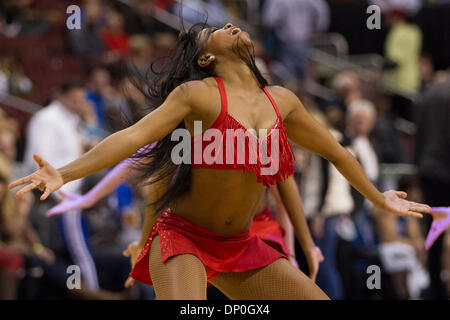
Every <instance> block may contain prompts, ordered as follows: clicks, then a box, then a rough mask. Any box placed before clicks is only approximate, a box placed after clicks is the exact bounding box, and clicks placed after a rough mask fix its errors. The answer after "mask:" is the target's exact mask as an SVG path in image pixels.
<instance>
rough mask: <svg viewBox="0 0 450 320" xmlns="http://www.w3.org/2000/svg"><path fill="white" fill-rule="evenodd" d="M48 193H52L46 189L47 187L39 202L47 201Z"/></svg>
mask: <svg viewBox="0 0 450 320" xmlns="http://www.w3.org/2000/svg"><path fill="white" fill-rule="evenodd" d="M50 193H52V191H51V190H50V188H48V187H47V188H45V191H44V194H43V195H42V196H41V197H40V198H39V199H41V200H45V199H47V197H48V196H49V195H50Z"/></svg>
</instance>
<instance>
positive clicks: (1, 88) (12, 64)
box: [0, 50, 33, 96]
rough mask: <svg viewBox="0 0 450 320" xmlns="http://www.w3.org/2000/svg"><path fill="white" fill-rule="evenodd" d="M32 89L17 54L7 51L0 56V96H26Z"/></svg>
mask: <svg viewBox="0 0 450 320" xmlns="http://www.w3.org/2000/svg"><path fill="white" fill-rule="evenodd" d="M32 88H33V84H32V82H31V80H30V79H29V78H28V77H27V76H26V75H25V74H24V72H23V67H22V64H21V62H20V58H19V53H18V52H16V51H14V50H7V51H6V52H4V53H3V54H2V55H0V96H1V95H3V94H11V95H17V96H26V95H27V94H29V93H30V92H31V89H32Z"/></svg>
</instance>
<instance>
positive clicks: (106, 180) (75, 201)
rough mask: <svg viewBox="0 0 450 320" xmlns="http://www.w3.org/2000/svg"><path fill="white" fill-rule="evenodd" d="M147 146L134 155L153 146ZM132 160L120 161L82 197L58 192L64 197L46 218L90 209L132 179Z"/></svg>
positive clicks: (133, 172)
mask: <svg viewBox="0 0 450 320" xmlns="http://www.w3.org/2000/svg"><path fill="white" fill-rule="evenodd" d="M155 144H156V142H155V143H153V144H152V145H147V146H145V147H143V148H141V149H140V150H139V151H138V152H136V154H139V153H141V152H146V151H149V150H150V149H151V148H152V147H153V146H154V145H155ZM134 162H135V160H134V158H128V159H125V160H123V161H121V162H120V163H119V164H118V165H117V166H115V167H114V169H112V170H111V171H110V172H108V174H107V175H106V176H105V177H103V179H102V180H100V182H99V183H97V184H96V185H95V186H94V187H93V188H92V189H91V190H89V191H88V192H87V193H86V194H84V195H79V194H69V193H65V192H62V191H59V194H60V195H61V196H63V197H64V200H63V201H62V202H61V203H59V204H57V205H55V206H54V207H53V208H51V209H50V210H48V211H47V213H46V215H47V216H52V215H55V214H60V213H64V212H67V211H69V210H75V209H80V208H82V209H86V208H90V207H92V206H93V205H94V204H96V203H97V202H98V201H99V200H100V199H102V198H103V197H105V196H106V195H108V194H110V193H111V192H113V191H114V190H115V189H116V188H117V187H118V186H119V185H121V184H122V183H124V182H125V181H127V180H128V179H130V178H131V177H133V176H134V175H135V174H136V173H137V170H136V169H133V166H132V165H133V163H134Z"/></svg>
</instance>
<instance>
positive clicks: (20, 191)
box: [16, 182, 40, 199]
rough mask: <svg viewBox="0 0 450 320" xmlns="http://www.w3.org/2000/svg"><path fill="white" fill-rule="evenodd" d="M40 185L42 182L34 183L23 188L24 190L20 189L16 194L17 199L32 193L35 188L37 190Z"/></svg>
mask: <svg viewBox="0 0 450 320" xmlns="http://www.w3.org/2000/svg"><path fill="white" fill-rule="evenodd" d="M39 184H40V182H32V183H30V184H29V185H27V186H25V187H23V188H22V189H20V190H19V191H18V192H17V193H16V198H17V199H19V198H20V197H22V196H23V195H24V194H25V193H27V192H30V191H31V190H33V189H34V188H36V187H37V186H38V185H39Z"/></svg>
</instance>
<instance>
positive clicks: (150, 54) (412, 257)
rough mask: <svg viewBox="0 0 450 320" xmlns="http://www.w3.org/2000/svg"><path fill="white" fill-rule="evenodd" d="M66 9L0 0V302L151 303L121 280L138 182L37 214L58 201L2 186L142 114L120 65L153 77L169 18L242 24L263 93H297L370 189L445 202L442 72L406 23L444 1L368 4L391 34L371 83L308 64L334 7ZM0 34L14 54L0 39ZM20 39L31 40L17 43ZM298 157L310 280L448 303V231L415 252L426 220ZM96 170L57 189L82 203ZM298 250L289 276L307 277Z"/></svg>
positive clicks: (447, 124)
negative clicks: (316, 258)
mask: <svg viewBox="0 0 450 320" xmlns="http://www.w3.org/2000/svg"><path fill="white" fill-rule="evenodd" d="M72 2H74V3H76V4H77V5H79V6H80V7H81V15H82V19H81V22H82V25H81V29H79V30H67V29H66V28H65V18H66V16H67V15H66V11H65V9H66V8H67V6H68V5H70V4H73V3H72ZM72 2H71V1H58V5H53V4H54V3H55V2H53V1H46V0H34V1H33V0H14V1H12V0H3V1H1V2H0V37H1V38H0V106H1V107H2V109H1V110H0V299H153V298H154V292H153V290H152V288H151V287H149V286H144V285H140V284H136V285H134V286H133V287H131V288H130V289H125V288H124V285H123V284H124V282H125V280H126V279H127V277H128V273H129V271H130V262H129V259H128V258H126V257H123V256H122V251H123V250H124V249H125V248H126V246H127V245H128V244H129V243H130V242H131V241H134V240H137V239H138V238H139V236H140V228H141V224H142V218H143V215H144V211H145V198H146V188H145V187H142V186H136V185H134V184H132V183H128V182H127V183H123V184H122V185H120V186H119V187H118V188H117V189H116V190H115V191H114V192H112V193H111V194H110V195H109V196H107V197H105V198H104V199H102V200H101V201H99V202H97V203H96V204H95V205H93V206H92V207H90V208H85V209H82V210H72V211H70V212H68V213H67V214H64V215H61V216H52V217H48V218H47V217H46V212H47V211H48V210H49V209H50V208H51V207H52V206H54V205H56V204H57V203H58V202H59V201H61V196H60V195H53V196H51V197H50V198H49V199H47V200H45V201H40V200H39V197H40V195H41V192H40V191H35V192H32V193H28V194H27V195H26V196H24V197H22V198H21V199H16V198H15V197H14V195H13V193H12V192H10V191H8V190H7V185H8V183H9V182H11V181H13V180H15V179H17V178H19V177H22V176H25V175H27V174H29V173H31V172H32V171H34V170H35V169H36V166H37V165H36V163H35V162H34V160H33V154H34V153H36V154H39V155H40V156H41V157H42V158H44V159H46V160H48V161H49V162H50V163H51V164H52V165H54V166H55V167H60V166H62V165H64V164H65V163H68V162H70V161H72V160H73V159H75V158H77V157H78V156H80V155H81V154H82V153H84V152H86V151H88V150H89V149H91V148H92V147H93V146H95V145H96V144H97V143H98V142H99V141H100V140H101V139H103V138H104V137H106V136H108V135H109V134H111V133H113V132H114V131H116V130H120V129H122V128H123V127H124V126H126V125H127V123H130V122H133V121H135V120H136V119H139V118H140V117H142V116H143V115H144V114H145V113H144V112H145V111H144V110H145V108H141V107H143V106H145V98H144V96H143V95H142V94H141V92H140V91H139V90H138V89H137V88H136V87H135V83H134V82H133V81H131V80H130V77H129V75H130V72H129V69H130V67H131V69H132V71H133V73H134V74H139V75H140V76H141V77H140V78H141V79H142V81H144V82H150V81H152V78H153V74H154V73H153V72H152V70H150V69H149V67H150V64H151V62H153V61H155V59H156V58H158V57H161V56H164V55H170V52H171V48H172V47H173V46H174V45H175V44H176V41H177V36H178V32H179V31H178V30H177V28H176V26H177V25H178V23H179V20H178V16H179V15H182V17H183V19H184V21H185V23H186V24H188V23H195V22H199V21H200V22H203V21H204V20H205V18H206V12H207V18H208V23H209V24H211V25H216V26H221V25H224V24H225V23H227V22H229V21H241V22H242V23H245V25H246V26H249V27H251V28H252V29H253V30H254V31H255V36H253V34H252V37H253V39H254V49H255V56H256V63H257V65H258V67H259V68H260V70H261V71H262V73H263V74H264V76H265V77H266V78H267V79H268V80H269V83H276V84H281V85H284V86H286V87H287V88H289V89H291V90H292V91H294V92H295V93H296V94H297V95H298V96H299V97H300V98H301V100H302V102H303V104H304V105H305V107H306V108H307V109H308V110H309V112H310V113H311V114H313V116H314V117H315V118H316V120H317V121H319V122H320V123H321V124H322V125H324V126H326V127H327V128H328V129H329V130H330V132H331V134H332V135H333V136H334V137H335V138H336V139H337V140H338V141H339V142H340V143H341V144H342V145H343V146H345V147H346V148H348V150H349V151H350V152H351V153H353V155H355V157H356V158H357V159H358V160H359V161H360V163H361V164H362V166H363V168H364V170H365V171H366V173H367V175H368V177H369V178H370V179H371V180H372V181H373V182H374V183H375V185H377V186H378V188H379V189H380V190H382V191H385V190H388V189H393V188H394V189H398V190H402V191H406V192H407V193H408V199H409V200H412V201H417V202H425V203H427V204H429V205H431V206H449V205H450V194H449V193H448V192H449V190H450V94H449V93H450V90H449V89H450V71H449V70H450V69H447V70H445V69H442V70H435V69H436V68H435V65H434V59H433V58H434V57H433V55H432V54H430V53H427V52H424V50H423V43H424V41H426V40H427V39H424V35H423V33H422V30H421V28H420V27H419V26H418V25H417V24H415V23H414V22H413V21H414V20H413V19H411V18H413V17H414V16H415V15H417V14H418V13H419V12H420V10H421V8H422V7H423V6H426V5H442V6H444V5H446V3H449V2H450V1H446V0H440V1H439V0H433V1H432V0H428V1H420V0H411V1H407V0H398V1H397V0H392V1H389V0H378V1H376V0H373V1H364V2H365V3H366V4H367V5H370V4H377V5H380V7H381V8H382V26H383V29H385V30H388V31H387V34H386V38H385V41H384V49H383V55H384V57H383V65H382V66H381V67H380V68H371V69H368V71H369V72H370V73H371V76H370V77H366V76H365V74H363V73H361V72H360V71H361V70H360V69H355V68H351V67H348V68H340V69H339V68H336V69H334V70H333V71H332V72H330V71H329V70H328V71H324V69H323V66H320V64H319V63H318V62H317V61H314V60H312V59H310V58H311V53H312V51H313V49H314V44H313V42H312V41H311V39H312V38H313V37H316V36H317V35H321V34H322V35H324V34H327V33H328V32H331V31H333V30H330V24H331V20H332V13H333V12H332V8H335V7H336V6H330V5H331V4H332V3H333V4H336V3H340V2H342V3H350V2H352V1H351V0H347V1H343V0H342V1H338V0H334V1H325V0H260V1H256V3H257V4H258V5H257V6H256V8H253V9H256V10H257V11H256V13H257V14H256V15H255V12H252V11H251V10H250V9H249V8H250V7H249V6H248V2H247V1H233V0H208V1H206V0H205V1H194V0H185V1H183V5H181V4H180V3H179V2H178V1H175V0H127V1H112V0H111V1H106V0H105V1H102V0H86V1H72ZM353 2H358V3H359V2H360V1H353ZM181 7H182V10H180V8H181ZM253 9H252V10H253ZM170 17H172V18H170ZM173 17H175V18H176V19H175V20H173ZM250 17H252V18H251V19H250ZM254 17H256V20H255V18H254ZM236 24H237V23H236ZM240 26H241V25H240ZM241 27H242V28H244V26H241ZM360 27H361V28H364V27H365V26H360ZM61 30H63V31H61ZM50 35H51V36H50ZM50 39H53V40H50ZM6 40H8V41H11V42H10V43H13V44H15V45H16V46H9V45H8V46H7V45H5V46H3V45H1V42H2V41H6ZM31 41H34V42H33V43H34V44H35V46H34V47H32V46H29V47H27V44H26V43H31ZM24 42H26V43H24ZM5 43H6V42H5ZM447 45H448V44H447ZM350 46H351V43H350ZM39 50H41V51H39ZM33 51H36V52H37V53H34V55H33ZM46 54H48V55H49V56H48V59H47V60H48V61H47V62H45V63H46V64H48V69H42V68H41V69H39V68H38V67H37V66H36V62H37V61H46V60H45V55H46ZM37 55H44V57H42V56H41V57H36V56H37ZM55 57H57V58H55ZM38 58H40V59H41V60H39V59H38ZM42 58H44V60H42ZM449 62H450V61H447V67H448V66H449V64H448V63H449ZM155 66H156V67H157V66H158V63H155ZM36 68H37V69H36ZM50 74H53V75H50ZM312 84H313V85H312ZM314 86H316V87H317V86H320V87H321V88H323V89H322V91H323V90H326V92H327V93H328V94H318V93H317V92H318V91H317V90H313V89H314ZM386 88H391V89H390V90H388V89H386ZM392 88H394V89H392ZM5 96H14V97H18V98H21V99H23V100H26V101H32V102H34V103H38V104H40V105H43V106H45V107H44V108H42V109H40V110H39V111H37V112H33V114H27V113H24V114H25V115H24V114H23V113H22V114H21V113H17V110H15V109H14V108H13V107H11V105H7V104H6V103H5V104H3V102H2V101H3V100H2V97H5ZM405 97H406V98H405ZM23 100H21V101H23ZM5 101H6V100H5ZM22 112H23V110H22ZM295 154H296V159H297V163H296V180H297V183H298V187H299V190H300V192H301V195H302V198H303V202H304V208H305V213H306V215H307V219H308V222H309V224H310V227H311V231H312V234H313V237H314V239H315V241H316V243H317V245H318V246H319V247H320V248H321V250H322V252H323V254H324V256H325V261H324V262H323V263H322V264H321V265H320V270H319V275H318V280H317V281H318V284H319V286H320V287H321V288H322V289H323V290H324V291H325V292H326V293H327V294H328V295H329V296H330V297H331V298H334V299H446V298H448V297H449V294H450V236H449V234H448V233H447V234H444V236H441V237H440V238H439V239H438V240H437V242H436V244H435V245H434V246H433V247H432V249H431V250H429V251H426V250H425V247H424V239H425V237H426V234H427V232H428V229H429V227H430V224H431V218H430V217H428V216H427V217H425V218H424V219H422V220H418V219H413V218H404V217H396V216H393V215H391V214H389V213H386V212H382V211H380V210H377V209H374V208H373V206H372V205H371V204H370V203H369V202H368V201H366V200H364V199H363V198H362V196H361V195H360V194H359V193H358V192H356V191H355V190H354V189H353V188H352V187H351V186H350V184H349V183H348V182H347V181H346V180H345V178H344V177H343V176H342V175H341V174H340V173H339V172H338V171H337V170H336V169H335V168H334V166H333V165H332V164H330V163H329V162H327V161H325V160H323V159H321V158H320V157H318V156H317V155H314V154H311V153H309V152H306V151H305V150H302V149H301V148H298V147H295ZM107 173H108V169H107V170H104V171H103V172H99V173H97V174H94V175H92V176H89V177H87V178H84V179H82V180H80V181H76V182H72V183H70V184H68V185H67V186H64V190H63V191H64V192H65V193H66V194H69V195H74V196H76V195H77V194H86V193H87V192H88V191H89V190H91V189H92V188H93V187H94V186H95V185H96V184H97V183H98V182H99V181H100V180H101V179H102V178H103V177H104V176H105V175H106V174H107ZM297 249H298V250H297V259H298V261H299V264H300V266H301V267H302V268H307V266H306V263H305V261H304V259H303V258H302V252H301V248H300V247H298V248H297ZM74 264H75V265H78V266H80V267H81V269H82V270H83V273H82V286H81V288H82V289H80V290H69V289H68V288H67V282H66V281H67V278H68V276H69V275H70V274H68V273H67V267H68V266H70V265H74ZM373 265H376V266H379V267H380V269H381V274H382V281H381V283H382V287H381V289H379V290H370V289H369V288H368V286H367V281H366V280H367V278H368V277H369V276H370V274H368V273H367V270H368V267H369V266H373ZM305 270H306V269H305ZM213 296H214V295H213V294H211V297H213Z"/></svg>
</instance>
